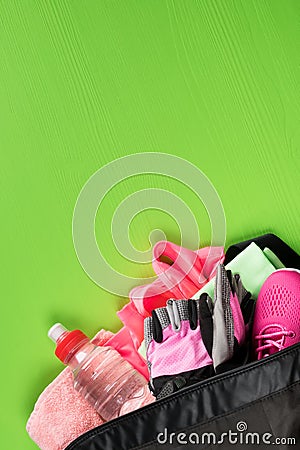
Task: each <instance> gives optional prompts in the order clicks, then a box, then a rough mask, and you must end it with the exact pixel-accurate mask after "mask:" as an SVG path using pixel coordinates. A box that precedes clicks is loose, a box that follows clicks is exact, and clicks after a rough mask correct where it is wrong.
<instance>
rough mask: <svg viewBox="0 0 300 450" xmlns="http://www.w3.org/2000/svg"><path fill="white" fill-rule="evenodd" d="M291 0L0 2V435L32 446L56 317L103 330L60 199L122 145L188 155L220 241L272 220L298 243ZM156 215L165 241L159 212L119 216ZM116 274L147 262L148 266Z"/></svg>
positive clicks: (297, 34) (297, 35)
mask: <svg viewBox="0 0 300 450" xmlns="http://www.w3.org/2000/svg"><path fill="white" fill-rule="evenodd" d="M299 24H300V2H299V1H298V0H268V1H267V0H256V1H250V0H242V1H238V0H235V1H229V0H223V1H212V0H202V1H193V0H190V1H188V0H182V1H163V0H152V1H146V0H139V1H132V0H126V1H125V0H123V1H99V0H97V1H96V0H88V1H85V2H84V1H78V0H76V1H72V2H68V1H46V0H45V1H41V0H36V1H33V0H31V1H29V0H22V1H13V0H6V1H0V148H1V163H0V183H1V238H2V239H1V242H2V243H1V255H2V264H1V266H2V267H1V322H2V323H1V346H2V358H1V360H2V362H1V391H2V394H1V409H2V412H1V415H0V416H1V418H0V420H1V435H0V440H1V448H3V449H5V450H27V449H28V450H29V449H34V448H36V446H35V444H34V443H33V442H31V440H30V439H29V437H28V436H27V434H26V431H25V423H26V420H27V418H28V416H29V414H30V411H31V410H32V408H33V405H34V402H35V400H36V398H37V396H38V395H39V393H40V392H41V391H42V389H43V388H44V387H45V386H46V385H47V384H48V383H49V382H50V381H51V379H52V378H53V377H54V376H55V375H56V374H58V373H59V371H60V370H61V364H60V363H59V361H56V359H55V357H54V356H53V345H52V344H51V342H50V341H49V340H48V338H47V335H46V333H47V329H48V327H49V326H50V325H51V324H52V323H54V322H55V321H58V320H59V321H62V322H63V323H65V324H66V325H67V326H68V327H70V328H72V327H79V328H82V329H84V330H85V331H86V332H87V333H88V334H89V335H90V336H91V335H93V333H95V332H96V331H97V329H99V328H101V327H105V328H110V329H112V330H113V331H116V330H117V329H118V327H119V326H120V323H119V321H118V320H117V318H116V316H115V311H117V310H118V309H119V308H120V306H121V305H122V304H123V303H124V300H122V299H120V298H118V297H116V296H114V295H112V294H109V293H107V292H104V291H103V290H101V289H100V288H99V287H97V286H96V285H95V284H93V282H92V281H91V280H90V279H89V278H88V277H87V275H86V274H85V273H84V271H83V270H82V268H81V266H80V264H79V262H78V260H77V258H76V254H75V251H74V247H73V243H72V213H73V209H74V205H75V202H76V198H77V196H78V194H79V192H80V189H81V187H82V186H83V184H84V183H85V181H86V180H87V179H88V178H89V177H90V176H91V175H92V174H93V173H94V172H95V171H96V170H97V169H98V168H100V167H102V166H103V165H104V164H105V163H108V162H110V161H113V160H114V159H115V158H117V157H120V156H124V155H127V154H131V153H137V152H145V151H159V152H166V153H170V154H173V155H177V156H181V157H183V158H186V159H188V160H189V161H191V162H192V163H194V164H195V165H197V166H198V167H199V168H200V169H201V170H202V171H203V172H204V173H205V174H206V175H207V176H208V177H209V178H210V180H211V181H212V183H213V184H214V186H215V188H216V189H217V191H218V193H219V195H220V197H221V200H222V202H223V205H224V208H225V213H226V219H227V244H228V243H230V242H233V241H235V240H238V239H243V238H246V237H250V236H251V235H253V234H258V233H261V232H264V231H268V230H273V231H274V232H277V233H278V234H279V235H280V236H281V237H282V238H283V239H285V240H286V241H287V242H289V243H290V244H291V245H292V246H294V248H295V249H297V250H298V251H300V242H299V238H298V232H299V225H300V222H299V193H300V192H299V169H300V119H299V117H300V116H299V112H300V102H299V100H300V89H299V88H300V73H299V67H300V65H299V63H300V52H299V48H300V47H299V46H300V25H299ZM149 186H152V187H163V188H164V189H169V190H170V191H172V192H176V193H177V194H178V195H179V196H180V197H181V198H182V199H183V200H184V202H185V203H186V204H188V205H189V207H190V208H191V209H192V210H193V212H194V214H195V216H196V217H197V220H198V223H199V230H200V232H201V236H202V242H203V243H207V242H208V241H209V237H210V228H209V222H208V219H207V216H206V213H205V210H204V208H203V207H202V205H201V204H199V202H198V201H197V199H196V198H195V197H194V196H193V195H192V193H190V192H189V190H188V189H184V187H182V186H179V185H178V183H177V182H176V181H172V182H171V181H170V180H169V179H166V178H165V177H159V176H148V177H147V176H144V177H136V178H134V179H132V180H130V182H127V183H126V182H123V183H121V184H120V186H119V187H118V188H116V189H115V191H114V190H113V191H111V193H110V194H109V195H110V197H109V199H108V200H107V202H106V204H104V205H103V210H101V221H98V222H97V236H98V237H99V239H100V241H101V246H102V248H103V252H104V253H105V254H107V255H109V257H110V260H111V263H112V264H115V265H116V266H117V267H118V268H122V267H123V268H124V270H127V269H126V260H123V261H120V256H119V255H118V254H117V252H116V251H115V249H114V246H113V243H112V241H111V240H110V239H109V233H110V229H109V227H110V220H111V215H112V213H113V210H114V209H115V208H116V206H117V205H118V204H119V203H120V201H121V200H122V199H123V198H125V197H126V196H127V195H128V194H130V193H132V192H135V191H137V190H139V189H141V188H147V187H149ZM154 228H160V229H162V230H164V232H165V234H166V236H167V238H169V239H172V240H174V241H175V242H179V230H178V227H177V225H176V223H175V222H174V220H173V219H171V218H170V217H169V216H168V215H167V214H165V213H164V212H163V211H155V210H151V211H147V212H144V213H141V214H140V215H139V216H138V217H137V218H136V219H135V221H134V222H133V223H132V227H131V231H130V233H131V237H132V240H133V242H134V244H135V245H136V246H137V247H138V248H140V249H146V248H147V247H148V246H149V242H148V235H149V233H150V231H151V230H152V229H154ZM130 273H131V274H132V275H135V274H137V273H138V274H139V275H140V274H141V273H142V274H144V275H145V276H146V275H147V274H148V275H150V274H151V270H150V267H149V266H145V267H143V268H142V269H141V268H139V266H136V267H135V268H134V267H131V268H130Z"/></svg>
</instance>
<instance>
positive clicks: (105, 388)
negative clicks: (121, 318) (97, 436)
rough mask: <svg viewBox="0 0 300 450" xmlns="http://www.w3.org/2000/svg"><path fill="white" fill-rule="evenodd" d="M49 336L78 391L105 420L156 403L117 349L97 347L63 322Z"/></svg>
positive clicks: (145, 384)
mask: <svg viewBox="0 0 300 450" xmlns="http://www.w3.org/2000/svg"><path fill="white" fill-rule="evenodd" d="M48 336H49V337H50V338H51V339H52V340H53V341H54V342H55V343H56V350H55V354H56V356H57V357H58V358H59V359H60V360H61V361H62V362H63V363H64V364H66V365H68V366H69V367H70V369H71V370H72V372H73V376H74V387H75V389H76V390H77V391H78V392H80V394H81V395H83V397H85V398H86V399H87V400H88V401H89V402H90V404H91V405H92V406H93V407H94V408H95V409H96V411H97V412H98V413H99V414H100V416H101V417H102V418H103V419H104V420H106V421H107V420H111V419H114V418H116V417H118V416H121V415H123V414H126V413H127V412H130V411H133V410H135V409H137V408H140V407H141V406H143V405H146V404H148V403H151V402H152V401H154V398H153V396H152V395H151V393H150V391H149V389H148V386H147V381H146V379H145V378H144V377H143V376H142V375H141V374H140V373H138V372H137V371H136V370H135V369H134V368H133V367H132V366H131V365H130V364H129V363H128V362H127V361H126V360H125V359H123V358H122V357H121V356H120V354H119V353H118V352H117V351H116V350H114V349H112V348H111V347H99V346H97V345H94V344H92V343H91V342H90V341H89V339H88V337H87V336H86V335H85V334H84V333H82V332H81V331H79V330H74V331H68V330H67V329H66V328H65V327H63V326H62V325H61V324H60V323H57V324H55V325H53V327H52V328H50V330H49V332H48Z"/></svg>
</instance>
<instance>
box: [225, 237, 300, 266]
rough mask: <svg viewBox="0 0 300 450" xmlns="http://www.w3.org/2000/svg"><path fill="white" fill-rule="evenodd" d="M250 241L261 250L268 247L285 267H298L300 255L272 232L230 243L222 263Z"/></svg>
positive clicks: (230, 258) (226, 261) (230, 259)
mask: <svg viewBox="0 0 300 450" xmlns="http://www.w3.org/2000/svg"><path fill="white" fill-rule="evenodd" d="M251 242H255V244H256V245H258V247H260V248H261V249H262V250H263V249H264V248H266V247H268V248H269V249H270V250H272V252H273V253H275V255H276V256H277V257H278V258H279V259H280V261H281V262H282V263H283V264H284V265H285V266H286V267H290V268H294V269H300V256H299V255H298V254H297V253H296V252H295V250H293V249H292V248H291V247H289V246H288V245H287V244H286V243H285V242H284V241H283V240H282V239H280V238H279V237H278V236H276V235H275V234H272V233H269V234H264V235H262V236H258V237H256V238H253V239H249V240H248V241H243V242H239V243H238V244H234V245H231V246H230V247H229V248H228V250H227V252H226V256H225V261H224V264H228V263H229V262H230V261H232V260H233V258H235V257H236V256H237V255H238V254H239V253H241V252H242V251H243V250H245V248H246V247H248V245H250V244H251Z"/></svg>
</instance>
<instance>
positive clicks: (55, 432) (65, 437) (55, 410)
mask: <svg viewBox="0 0 300 450" xmlns="http://www.w3.org/2000/svg"><path fill="white" fill-rule="evenodd" d="M112 336H113V333H111V332H110V331H105V330H101V331H99V333H98V334H97V335H96V336H95V338H94V339H93V343H94V344H96V345H100V346H101V345H105V343H106V342H107V341H108V340H109V339H110V338H111V337H112ZM152 401H153V396H152V395H151V394H150V392H149V401H148V399H147V401H146V402H147V403H151V402H152ZM144 404H146V403H144ZM101 424H103V420H102V419H101V417H100V416H99V415H98V414H97V412H96V411H95V409H94V408H93V407H92V406H91V405H90V404H89V403H88V402H87V400H85V399H84V398H83V397H82V396H81V395H80V394H79V393H78V392H77V391H76V390H75V389H74V387H73V375H72V373H71V371H70V369H69V368H68V367H67V368H66V369H64V370H63V371H62V372H61V373H60V374H59V375H58V377H56V378H55V380H54V381H52V383H51V384H50V385H49V386H47V388H46V389H45V390H44V391H43V392H42V394H41V395H40V397H39V398H38V400H37V402H36V404H35V406H34V410H33V412H32V413H31V416H30V418H29V420H28V422H27V425H26V429H27V432H28V434H29V436H30V437H31V439H32V440H33V441H34V442H36V444H37V445H38V446H39V447H40V448H41V449H42V450H63V449H65V448H66V447H67V446H68V445H69V444H70V443H71V442H72V441H74V439H76V438H77V437H78V436H80V435H81V434H83V433H85V432H87V431H89V430H91V429H92V428H95V427H97V426H99V425H101Z"/></svg>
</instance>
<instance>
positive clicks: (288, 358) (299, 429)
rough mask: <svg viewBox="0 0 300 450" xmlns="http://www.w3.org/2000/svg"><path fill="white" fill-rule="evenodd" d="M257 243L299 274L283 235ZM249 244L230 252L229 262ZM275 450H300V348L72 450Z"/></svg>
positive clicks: (158, 405) (117, 422)
mask: <svg viewBox="0 0 300 450" xmlns="http://www.w3.org/2000/svg"><path fill="white" fill-rule="evenodd" d="M252 241H255V242H256V243H257V244H258V245H261V246H262V247H268V248H270V249H271V250H272V251H273V252H274V253H275V254H276V255H277V256H278V258H279V259H281V261H282V262H284V264H285V265H286V266H290V267H295V268H298V269H299V267H300V265H299V261H300V257H299V255H297V254H296V253H295V252H294V251H293V250H292V249H290V248H289V247H288V246H287V245H286V244H285V243H284V242H283V241H281V240H280V239H279V238H277V237H276V236H274V235H265V236H262V237H260V238H256V239H253V240H252ZM250 242H251V241H247V242H245V243H240V244H236V245H235V246H233V247H230V248H229V249H228V252H227V256H226V257H227V259H228V260H230V255H231V256H232V255H234V256H236V254H238V253H239V252H240V251H242V250H243V248H245V246H246V245H247V244H249V243H250ZM244 244H246V245H244ZM228 255H229V256H228ZM234 256H233V257H234ZM231 259H232V258H231ZM227 262H228V261H227ZM270 445H274V446H275V447H273V448H278V449H289V448H291V449H300V343H299V344H296V345H294V346H292V347H289V348H287V349H285V350H282V351H280V352H278V353H276V354H274V355H272V356H269V357H267V358H265V359H262V360H260V361H256V362H252V363H250V364H247V365H245V366H243V367H240V368H238V369H235V370H232V371H229V372H226V373H224V374H222V375H217V376H215V377H213V378H210V379H209V380H205V381H202V382H199V383H197V384H194V385H192V386H190V387H187V388H184V389H182V390H180V391H178V392H176V393H174V394H172V395H170V396H168V397H166V398H164V399H162V400H159V401H156V402H155V403H152V404H150V405H148V406H145V407H143V408H141V409H139V410H137V411H134V412H132V413H129V414H127V415H124V416H122V417H120V418H117V419H114V420H112V421H110V422H108V423H106V424H104V425H101V426H99V427H97V428H95V429H93V430H91V431H89V432H87V433H85V434H83V435H82V436H80V437H78V438H77V439H76V440H75V441H74V442H72V443H71V444H70V445H69V446H68V447H67V449H66V450H129V449H130V450H133V449H135V450H137V449H145V450H146V449H181V448H182V449H184V448H185V449H196V448H198V449H215V448H222V449H235V448H236V449H245V450H246V449H247V448H266V449H267V448H270V447H269V446H270Z"/></svg>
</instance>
